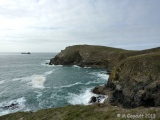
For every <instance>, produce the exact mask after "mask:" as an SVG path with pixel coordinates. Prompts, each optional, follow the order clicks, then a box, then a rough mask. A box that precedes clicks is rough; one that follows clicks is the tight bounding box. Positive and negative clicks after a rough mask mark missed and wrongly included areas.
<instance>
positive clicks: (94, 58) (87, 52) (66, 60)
mask: <svg viewBox="0 0 160 120" xmlns="http://www.w3.org/2000/svg"><path fill="white" fill-rule="evenodd" d="M128 52H129V51H127V50H123V49H118V48H111V47H104V46H90V45H75V46H70V47H67V48H66V49H65V50H62V51H61V52H60V53H59V54H58V55H56V56H55V57H54V58H53V59H51V60H50V63H52V64H55V65H59V64H61V65H79V66H82V67H84V66H86V67H100V68H112V67H113V66H114V65H115V64H116V63H117V62H118V61H120V60H122V59H124V58H126V55H127V53H128Z"/></svg>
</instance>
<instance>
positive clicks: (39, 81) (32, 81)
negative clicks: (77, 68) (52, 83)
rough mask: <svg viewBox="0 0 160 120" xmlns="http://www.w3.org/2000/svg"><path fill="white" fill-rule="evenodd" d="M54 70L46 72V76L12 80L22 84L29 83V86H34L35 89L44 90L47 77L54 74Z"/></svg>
mask: <svg viewBox="0 0 160 120" xmlns="http://www.w3.org/2000/svg"><path fill="white" fill-rule="evenodd" d="M53 71H54V70H51V71H48V72H45V73H44V74H41V75H36V74H35V75H32V76H28V77H22V78H15V79H12V80H11V81H21V82H27V84H28V85H29V86H32V87H33V88H40V89H43V88H45V87H44V82H45V80H46V76H47V75H50V74H52V73H53Z"/></svg>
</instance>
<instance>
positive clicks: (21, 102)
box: [0, 97, 29, 116]
mask: <svg viewBox="0 0 160 120" xmlns="http://www.w3.org/2000/svg"><path fill="white" fill-rule="evenodd" d="M25 102H26V99H25V98H24V97H21V98H18V99H14V100H10V101H4V102H2V103H0V116H2V115H6V114H9V113H13V112H17V111H29V109H28V108H27V107H26V106H25ZM11 104H16V106H14V108H12V107H9V108H4V107H5V106H10V105H11Z"/></svg>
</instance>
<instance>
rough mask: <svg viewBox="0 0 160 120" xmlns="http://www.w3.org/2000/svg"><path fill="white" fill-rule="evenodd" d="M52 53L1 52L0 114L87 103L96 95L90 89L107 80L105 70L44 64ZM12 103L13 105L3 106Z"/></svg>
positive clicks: (52, 55)
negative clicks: (13, 106)
mask: <svg viewBox="0 0 160 120" xmlns="http://www.w3.org/2000/svg"><path fill="white" fill-rule="evenodd" d="M55 55H56V54H54V53H32V54H31V55H25V54H20V53H0V115H4V114H8V113H12V112H16V111H36V110H39V109H43V108H56V107H60V106H65V105H69V104H73V105H75V104H83V105H87V104H89V103H88V102H89V100H90V97H91V96H93V95H95V94H93V93H92V92H91V89H93V88H94V87H95V86H99V85H102V84H104V83H106V82H107V79H108V76H107V75H106V74H105V73H106V69H93V68H81V67H78V66H70V67H67V66H62V65H53V66H50V65H47V64H45V63H47V62H49V59H51V58H53V57H54V56H55ZM95 96H96V95H95ZM101 102H103V101H101ZM12 103H14V104H16V107H15V108H12V107H8V108H4V107H5V106H9V105H11V104H12Z"/></svg>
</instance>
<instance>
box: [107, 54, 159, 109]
mask: <svg viewBox="0 0 160 120" xmlns="http://www.w3.org/2000/svg"><path fill="white" fill-rule="evenodd" d="M105 89H108V90H109V91H110V97H109V102H110V103H111V104H113V105H117V104H120V105H122V106H123V107H128V108H130V107H131V108H133V107H138V106H145V107H150V106H160V53H155V54H144V55H138V56H133V57H129V58H127V59H125V60H122V61H121V62H120V63H119V64H118V65H117V66H116V67H115V68H114V70H113V71H112V73H111V75H110V77H109V81H108V83H107V84H106V86H105Z"/></svg>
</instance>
